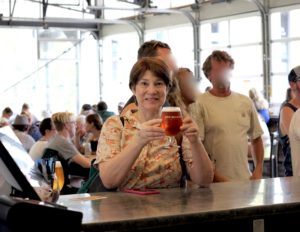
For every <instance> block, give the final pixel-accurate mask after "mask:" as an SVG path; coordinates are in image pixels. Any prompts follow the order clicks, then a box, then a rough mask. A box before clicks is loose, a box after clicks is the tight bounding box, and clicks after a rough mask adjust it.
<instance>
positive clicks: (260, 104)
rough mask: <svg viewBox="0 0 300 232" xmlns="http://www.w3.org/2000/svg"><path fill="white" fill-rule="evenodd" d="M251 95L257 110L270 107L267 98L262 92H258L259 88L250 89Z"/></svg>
mask: <svg viewBox="0 0 300 232" xmlns="http://www.w3.org/2000/svg"><path fill="white" fill-rule="evenodd" d="M249 97H250V98H251V99H252V101H253V103H254V105H255V108H256V110H263V109H268V108H269V104H268V102H267V100H266V99H264V97H263V96H262V94H260V93H259V92H257V90H256V89H255V88H252V89H250V90H249Z"/></svg>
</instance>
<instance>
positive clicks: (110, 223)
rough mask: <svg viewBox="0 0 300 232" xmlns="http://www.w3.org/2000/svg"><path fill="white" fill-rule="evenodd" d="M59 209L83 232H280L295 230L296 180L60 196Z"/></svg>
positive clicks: (299, 192) (299, 199)
mask: <svg viewBox="0 0 300 232" xmlns="http://www.w3.org/2000/svg"><path fill="white" fill-rule="evenodd" d="M59 203H61V204H63V205H65V206H68V207H70V208H71V209H74V210H77V211H81V212H82V213H83V221H82V228H83V231H98V232H99V231H134V230H136V231H138V230H141V231H145V230H147V231H186V232H187V231H191V230H197V231H222V230H223V231H243V232H244V231H257V232H262V231H281V232H282V231H284V229H286V228H291V226H299V225H300V217H299V216H300V178H298V177H288V178H270V179H263V180H258V181H244V182H231V183H215V184H211V186H210V187H209V188H200V189H179V188H178V189H163V190H161V191H160V194H157V195H145V196H142V195H135V194H130V193H123V192H110V193H97V194H92V195H89V194H80V195H65V196H61V197H60V199H59ZM286 225H287V226H288V227H286Z"/></svg>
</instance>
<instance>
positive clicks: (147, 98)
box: [132, 70, 167, 111]
mask: <svg viewBox="0 0 300 232" xmlns="http://www.w3.org/2000/svg"><path fill="white" fill-rule="evenodd" d="M132 92H133V94H134V95H135V97H136V100H137V102H138V108H139V110H146V111H157V110H160V108H161V107H162V105H163V104H164V102H165V100H166V96H167V86H166V85H165V83H164V82H163V80H162V79H161V78H159V77H156V76H154V75H153V73H152V72H150V71H149V70H148V71H146V72H145V74H144V76H143V77H141V79H140V80H139V81H138V82H137V84H136V85H135V86H134V88H133V90H132Z"/></svg>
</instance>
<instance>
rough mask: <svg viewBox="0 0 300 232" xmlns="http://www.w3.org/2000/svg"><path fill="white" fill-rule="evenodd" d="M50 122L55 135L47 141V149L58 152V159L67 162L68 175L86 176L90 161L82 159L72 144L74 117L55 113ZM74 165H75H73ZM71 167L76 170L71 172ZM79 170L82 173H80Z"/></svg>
mask: <svg viewBox="0 0 300 232" xmlns="http://www.w3.org/2000/svg"><path fill="white" fill-rule="evenodd" d="M52 121H53V123H54V125H55V128H56V130H57V134H56V135H55V136H54V137H53V139H51V140H50V141H49V143H48V146H47V148H50V149H53V150H56V151H58V154H59V156H60V158H62V159H64V160H66V161H68V163H69V165H70V170H69V171H70V174H76V175H81V176H87V175H88V169H89V168H90V160H89V159H88V158H86V157H84V156H83V155H82V154H81V153H80V152H79V151H78V150H77V149H76V147H75V145H74V144H73V143H72V138H73V137H74V135H75V117H74V115H73V114H72V113H69V112H59V113H55V114H53V115H52ZM74 163H75V164H77V165H73V164H74ZM72 166H73V167H78V169H76V170H75V169H74V170H72ZM82 168H85V169H86V170H85V169H82ZM80 170H81V171H82V173H80Z"/></svg>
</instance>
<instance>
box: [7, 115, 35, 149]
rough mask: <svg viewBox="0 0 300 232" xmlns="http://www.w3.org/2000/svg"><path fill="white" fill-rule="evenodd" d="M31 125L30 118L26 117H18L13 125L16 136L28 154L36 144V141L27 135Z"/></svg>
mask: <svg viewBox="0 0 300 232" xmlns="http://www.w3.org/2000/svg"><path fill="white" fill-rule="evenodd" d="M29 125H30V124H29V120H28V117H27V116H25V115H17V116H16V118H15V120H14V122H13V124H12V126H13V129H14V132H15V134H16V136H17V137H18V139H19V140H20V141H21V143H22V145H23V147H24V148H25V150H26V151H27V152H28V151H29V150H30V149H31V147H32V146H33V144H34V143H35V141H34V139H33V138H32V137H31V136H30V135H29V134H28V133H27V131H28V128H29Z"/></svg>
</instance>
